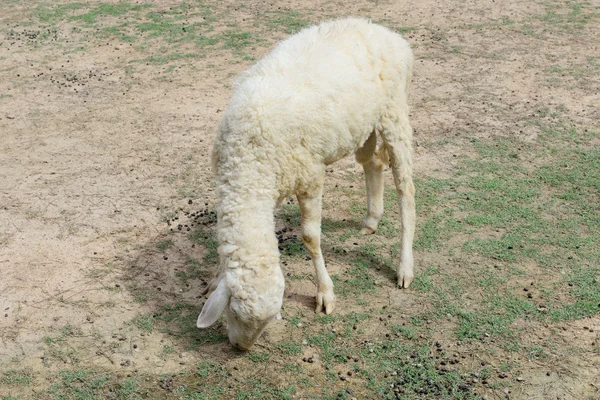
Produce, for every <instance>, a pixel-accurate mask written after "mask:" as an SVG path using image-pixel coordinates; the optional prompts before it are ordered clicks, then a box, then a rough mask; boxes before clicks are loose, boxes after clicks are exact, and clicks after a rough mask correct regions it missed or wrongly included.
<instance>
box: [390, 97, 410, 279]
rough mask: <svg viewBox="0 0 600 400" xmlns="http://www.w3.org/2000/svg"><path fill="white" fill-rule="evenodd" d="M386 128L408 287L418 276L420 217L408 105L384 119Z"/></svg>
mask: <svg viewBox="0 0 600 400" xmlns="http://www.w3.org/2000/svg"><path fill="white" fill-rule="evenodd" d="M382 127H383V130H382V136H383V139H384V142H385V146H386V148H387V151H388V154H389V157H390V166H391V167H392V173H393V175H394V183H395V184H396V192H397V193H398V205H399V207H400V217H401V223H402V231H401V236H400V245H401V252H400V264H399V265H398V270H397V275H398V286H400V287H403V288H407V287H409V286H410V284H411V282H412V281H413V279H414V271H413V250H412V246H413V238H414V234H415V219H416V213H415V186H414V184H413V180H412V155H413V149H412V128H411V127H410V123H409V120H408V107H407V106H406V105H404V106H403V107H400V108H399V109H396V110H392V111H391V112H390V113H389V114H388V115H386V117H384V118H383V119H382Z"/></svg>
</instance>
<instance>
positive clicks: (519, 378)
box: [517, 376, 525, 382]
mask: <svg viewBox="0 0 600 400" xmlns="http://www.w3.org/2000/svg"><path fill="white" fill-rule="evenodd" d="M523 381H525V379H523V378H521V377H520V376H519V377H518V378H517V382H523Z"/></svg>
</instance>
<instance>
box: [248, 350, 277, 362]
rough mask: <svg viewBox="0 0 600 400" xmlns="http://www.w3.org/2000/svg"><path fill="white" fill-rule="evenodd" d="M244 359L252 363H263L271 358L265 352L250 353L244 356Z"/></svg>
mask: <svg viewBox="0 0 600 400" xmlns="http://www.w3.org/2000/svg"><path fill="white" fill-rule="evenodd" d="M246 358H248V359H249V360H250V361H252V362H254V363H263V362H265V361H268V360H269V358H271V354H270V353H269V352H267V351H251V352H249V353H248V354H247V355H246Z"/></svg>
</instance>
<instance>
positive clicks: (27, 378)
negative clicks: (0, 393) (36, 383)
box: [0, 369, 33, 386]
mask: <svg viewBox="0 0 600 400" xmlns="http://www.w3.org/2000/svg"><path fill="white" fill-rule="evenodd" d="M32 377H33V375H32V374H31V372H29V371H17V370H14V369H11V370H9V371H6V372H3V373H2V378H1V379H0V382H2V383H3V384H5V385H24V386H27V385H29V384H30V383H31V380H32Z"/></svg>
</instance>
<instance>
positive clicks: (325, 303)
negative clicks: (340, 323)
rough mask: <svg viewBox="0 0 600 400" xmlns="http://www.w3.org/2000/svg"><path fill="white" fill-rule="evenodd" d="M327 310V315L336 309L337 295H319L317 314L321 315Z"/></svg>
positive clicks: (325, 293) (330, 293)
mask: <svg viewBox="0 0 600 400" xmlns="http://www.w3.org/2000/svg"><path fill="white" fill-rule="evenodd" d="M323 308H325V314H331V313H332V312H333V310H334V309H335V295H334V294H333V291H331V292H324V293H317V308H316V309H315V313H317V314H320V313H321V311H323Z"/></svg>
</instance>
